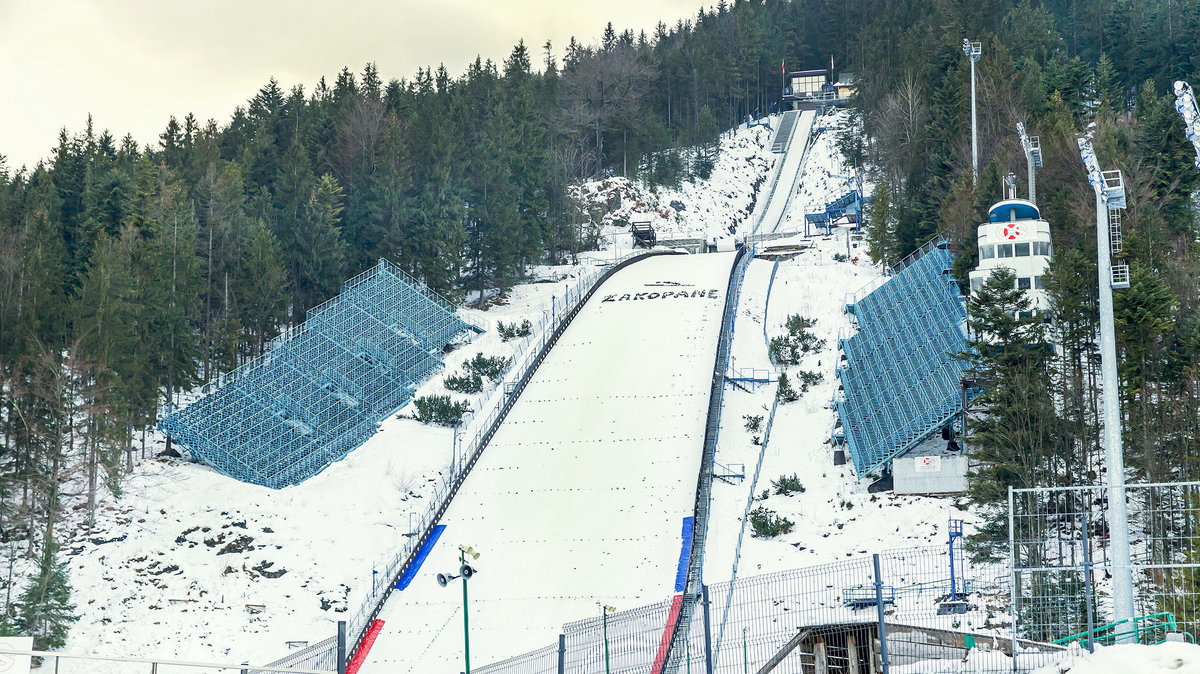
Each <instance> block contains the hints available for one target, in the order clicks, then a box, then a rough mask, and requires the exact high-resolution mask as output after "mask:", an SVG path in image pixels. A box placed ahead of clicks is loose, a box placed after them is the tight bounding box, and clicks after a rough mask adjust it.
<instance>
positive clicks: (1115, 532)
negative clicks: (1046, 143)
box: [1079, 138, 1134, 641]
mask: <svg viewBox="0 0 1200 674" xmlns="http://www.w3.org/2000/svg"><path fill="white" fill-rule="evenodd" d="M1079 154H1080V157H1082V158H1083V163H1084V165H1085V166H1086V167H1087V172H1088V183H1090V184H1091V186H1092V189H1093V190H1095V192H1096V263H1097V270H1098V275H1099V281H1100V377H1101V389H1102V390H1101V394H1102V403H1103V414H1104V437H1103V440H1104V456H1105V462H1106V463H1107V464H1108V475H1107V482H1108V518H1109V522H1108V529H1109V533H1110V535H1111V537H1112V539H1111V540H1112V554H1113V621H1114V622H1120V621H1122V620H1128V621H1132V620H1133V617H1134V609H1133V570H1132V569H1131V568H1130V560H1129V514H1128V513H1127V512H1126V506H1125V449H1124V445H1123V444H1122V439H1121V401H1120V398H1119V397H1118V391H1117V385H1118V379H1117V339H1116V325H1115V323H1114V320H1113V296H1112V291H1113V288H1128V287H1129V265H1127V264H1125V263H1121V264H1118V265H1115V266H1114V265H1113V264H1112V257H1111V256H1112V253H1111V248H1110V239H1109V237H1110V236H1111V232H1110V231H1109V211H1110V210H1111V211H1117V210H1118V209H1122V208H1125V182H1124V179H1123V178H1122V177H1121V172H1120V171H1103V172H1102V171H1101V170H1100V165H1099V163H1098V162H1097V161H1096V151H1095V150H1094V149H1092V141H1091V139H1089V138H1080V139H1079ZM1130 638H1131V637H1126V638H1123V639H1121V641H1127V640H1129V639H1130Z"/></svg>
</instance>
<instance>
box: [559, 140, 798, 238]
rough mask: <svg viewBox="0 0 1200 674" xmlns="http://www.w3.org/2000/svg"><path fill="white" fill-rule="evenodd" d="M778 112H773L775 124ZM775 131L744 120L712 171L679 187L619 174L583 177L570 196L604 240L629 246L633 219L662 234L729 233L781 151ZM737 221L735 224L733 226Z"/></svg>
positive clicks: (744, 221)
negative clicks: (774, 143)
mask: <svg viewBox="0 0 1200 674" xmlns="http://www.w3.org/2000/svg"><path fill="white" fill-rule="evenodd" d="M778 121H779V117H778V116H774V117H772V118H771V123H772V125H773V126H775V125H778ZM771 135H772V131H771V130H769V129H767V128H765V127H762V126H755V127H752V128H746V127H745V126H739V127H738V128H736V129H733V130H732V131H730V132H729V133H726V134H723V135H722V136H721V140H720V154H719V155H718V158H717V161H716V165H715V167H714V169H713V173H712V176H711V177H710V178H709V179H707V180H698V181H695V182H686V183H683V184H682V185H680V186H679V187H677V188H670V187H659V188H657V189H653V190H652V189H650V188H648V187H647V186H646V185H644V184H642V183H640V182H636V181H631V180H629V179H627V178H621V177H614V178H605V179H603V180H596V181H592V182H587V183H583V184H582V185H578V186H576V187H573V188H572V189H571V196H572V198H573V199H574V200H575V202H576V203H577V204H579V205H580V207H581V208H583V209H584V211H585V212H586V213H588V215H589V216H590V217H591V218H592V219H593V221H594V222H595V223H596V224H597V225H599V226H600V234H601V236H602V238H603V239H604V241H605V245H611V244H610V242H615V244H616V245H617V246H618V247H621V246H627V245H628V244H627V241H628V240H629V238H630V234H629V225H630V223H632V222H639V221H644V220H648V221H650V223H651V224H652V225H653V226H654V229H655V231H656V232H657V235H658V239H659V240H660V241H662V240H668V239H703V240H705V241H711V240H713V238H714V237H715V238H719V239H729V238H730V237H731V236H733V234H734V233H735V232H737V231H739V230H746V229H748V228H749V224H750V220H749V218H750V213H751V211H752V209H753V208H754V206H755V204H756V199H760V198H761V197H762V194H761V192H762V191H763V190H765V189H766V183H767V182H768V180H769V176H770V172H771V170H772V169H773V168H774V167H775V164H776V160H777V158H778V156H779V155H775V154H772V153H771V150H770V142H771ZM731 227H732V230H731Z"/></svg>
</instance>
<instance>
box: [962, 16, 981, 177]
mask: <svg viewBox="0 0 1200 674" xmlns="http://www.w3.org/2000/svg"><path fill="white" fill-rule="evenodd" d="M982 53H983V48H982V45H981V44H980V43H978V42H971V41H970V40H968V39H966V38H963V54H966V56H967V59H969V60H970V61H971V184H972V185H974V184H975V183H977V182H979V125H978V123H977V122H976V119H975V63H976V62H977V61H978V60H979V56H980V54H982Z"/></svg>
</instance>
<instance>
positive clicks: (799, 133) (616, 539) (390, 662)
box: [360, 111, 815, 673]
mask: <svg viewBox="0 0 1200 674" xmlns="http://www.w3.org/2000/svg"><path fill="white" fill-rule="evenodd" d="M814 116H815V115H814V113H813V112H812V111H804V112H800V111H794V112H790V113H787V114H785V115H784V116H783V117H782V119H781V124H780V128H779V129H778V131H777V132H776V134H775V137H774V141H773V142H774V146H773V150H774V151H775V152H777V153H781V157H780V159H779V161H778V162H777V163H776V169H775V171H774V172H773V176H772V180H771V181H770V183H769V186H768V189H767V190H766V194H765V199H766V201H765V202H764V204H763V207H762V209H761V212H762V215H760V216H759V218H758V219H757V222H756V226H755V227H754V229H755V230H756V231H759V230H774V229H776V228H777V227H778V226H779V223H780V222H781V221H782V220H783V218H784V216H785V215H786V213H787V209H788V207H789V206H790V204H791V201H792V196H793V195H794V194H795V190H796V184H797V182H798V181H799V179H800V174H801V168H802V164H803V158H804V155H805V153H806V151H807V149H808V143H809V136H810V134H811V129H812V124H813V119H814ZM733 261H734V255H732V254H710V255H699V256H697V255H678V256H656V257H651V258H646V259H643V260H641V261H638V262H636V263H634V264H632V265H629V266H628V267H626V268H624V269H622V270H620V271H618V272H616V273H615V274H614V275H613V276H612V277H610V278H609V279H608V280H606V281H605V282H604V283H603V285H602V286H601V287H599V288H598V289H597V290H596V292H595V294H594V295H593V296H592V299H591V300H590V301H589V302H588V303H587V305H585V306H584V307H583V308H582V310H581V311H580V313H579V314H578V315H577V316H576V317H575V318H574V320H573V321H572V323H571V324H570V325H569V326H568V328H567V329H566V331H565V332H564V333H563V335H562V337H561V338H560V340H559V341H558V343H557V344H556V345H555V346H554V348H553V349H552V350H551V351H550V353H549V354H548V356H547V358H546V360H545V361H544V362H543V363H542V365H541V366H540V367H539V368H538V370H537V372H536V373H535V374H534V376H533V378H532V379H531V381H530V383H529V384H528V386H527V387H526V389H525V390H524V391H523V393H522V394H521V397H520V399H519V400H518V401H517V402H516V404H515V405H514V407H513V408H512V410H511V412H510V413H509V415H508V417H507V418H506V419H505V421H504V423H503V424H502V425H501V426H500V428H499V430H498V431H497V433H496V435H495V436H494V438H493V439H492V441H491V443H490V444H489V446H488V447H487V449H486V450H485V451H484V452H483V454H482V455H481V458H480V459H479V461H478V463H477V464H476V465H475V467H474V468H473V470H472V472H471V474H470V476H469V477H468V479H467V480H466V481H465V482H464V485H463V488H462V490H461V491H460V492H459V493H458V494H457V495H456V496H455V497H454V500H453V501H452V502H451V504H450V507H449V508H448V510H447V511H446V513H445V515H444V516H443V517H442V519H441V520H440V524H439V526H438V527H437V529H436V530H435V533H434V535H431V536H430V538H429V541H427V542H426V544H425V546H424V548H423V550H422V551H421V552H420V553H419V554H418V557H420V556H421V555H424V557H423V558H422V559H420V560H419V561H414V562H413V564H412V565H411V567H412V568H411V569H410V571H409V573H407V574H406V576H405V578H403V579H402V580H401V582H400V583H399V584H398V586H397V588H396V590H395V591H394V592H392V594H391V595H390V597H389V598H388V600H387V603H386V605H385V606H384V608H383V610H382V611H381V612H380V614H379V618H380V619H381V620H382V622H383V625H384V627H383V628H382V631H381V632H379V633H377V634H376V635H374V644H373V646H372V648H371V650H370V652H369V653H368V654H367V657H366V658H365V660H364V665H363V667H362V669H361V670H360V671H362V672H365V673H373V672H443V671H444V672H453V671H459V670H460V669H461V667H460V664H459V663H460V662H461V657H462V652H463V643H462V634H461V627H460V625H461V623H462V622H463V614H462V613H463V610H464V601H463V598H462V597H461V596H460V594H461V592H460V589H459V588H458V587H457V583H460V582H461V581H455V584H453V585H449V586H447V587H445V588H443V587H441V586H440V585H439V583H438V582H437V581H436V580H435V578H436V575H437V574H439V573H442V574H446V575H448V576H452V575H456V574H457V573H458V570H459V567H460V565H461V561H460V556H461V555H460V550H461V549H462V548H467V547H470V548H473V549H474V550H475V551H477V552H479V553H481V557H480V558H479V559H478V560H477V561H476V560H470V563H471V565H472V566H473V567H474V568H475V569H476V570H477V572H478V576H476V577H474V579H473V580H472V581H471V582H470V584H469V594H470V596H469V598H468V601H467V612H468V616H467V619H468V620H469V621H470V633H471V653H472V655H471V660H472V663H475V664H476V665H477V664H479V663H488V662H496V661H498V660H501V659H503V658H506V657H509V656H512V655H516V654H519V653H523V652H526V651H529V650H532V649H535V648H537V647H540V646H542V645H544V644H545V643H546V642H547V640H548V639H549V638H552V635H554V634H557V633H559V632H560V631H561V630H562V628H563V625H564V624H566V623H568V622H571V621H574V620H578V619H580V618H581V617H585V616H588V615H594V614H596V613H597V611H598V610H600V607H602V606H614V607H631V606H638V605H642V604H646V603H648V602H652V601H657V600H659V599H661V598H662V597H664V596H670V595H672V594H676V595H677V594H678V593H679V592H681V591H683V590H684V589H685V585H686V583H687V582H688V578H689V575H690V574H689V572H692V573H691V575H698V569H692V568H690V567H691V566H693V565H694V564H696V563H697V560H696V559H694V557H695V555H694V550H693V546H692V537H693V521H692V517H693V514H694V512H695V506H696V497H697V493H696V492H697V476H698V475H699V474H700V473H701V472H702V457H703V454H704V442H705V430H706V428H705V426H706V413H707V411H708V408H709V404H710V400H711V394H712V391H713V380H712V377H713V364H714V362H715V358H716V356H717V347H718V341H719V339H720V336H721V321H722V314H723V309H724V306H725V301H726V298H725V293H726V292H727V289H728V288H729V287H730V285H731V284H730V269H731V265H732V263H733ZM568 372H569V373H570V376H567V375H566V374H565V373H568ZM699 543H700V544H701V546H702V545H703V543H702V541H699ZM666 622H667V623H670V622H671V620H670V619H668V620H667V621H666ZM673 628H674V626H673V624H664V625H663V637H662V644H663V649H660V650H665V647H666V645H667V644H669V643H670V642H671V639H672V636H673V633H672V630H673Z"/></svg>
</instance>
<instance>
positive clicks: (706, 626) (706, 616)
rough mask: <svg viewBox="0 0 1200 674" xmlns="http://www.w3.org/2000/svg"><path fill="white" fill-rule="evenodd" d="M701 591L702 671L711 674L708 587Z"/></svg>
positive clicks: (710, 629) (710, 627)
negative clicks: (702, 614) (702, 625)
mask: <svg viewBox="0 0 1200 674" xmlns="http://www.w3.org/2000/svg"><path fill="white" fill-rule="evenodd" d="M701 591H702V592H703V593H704V595H703V596H704V671H705V674H713V656H712V618H710V617H709V614H708V586H707V585H702V586H701Z"/></svg>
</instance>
